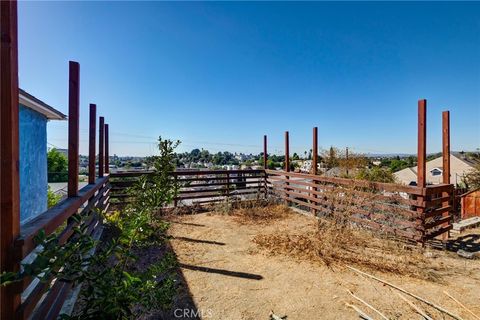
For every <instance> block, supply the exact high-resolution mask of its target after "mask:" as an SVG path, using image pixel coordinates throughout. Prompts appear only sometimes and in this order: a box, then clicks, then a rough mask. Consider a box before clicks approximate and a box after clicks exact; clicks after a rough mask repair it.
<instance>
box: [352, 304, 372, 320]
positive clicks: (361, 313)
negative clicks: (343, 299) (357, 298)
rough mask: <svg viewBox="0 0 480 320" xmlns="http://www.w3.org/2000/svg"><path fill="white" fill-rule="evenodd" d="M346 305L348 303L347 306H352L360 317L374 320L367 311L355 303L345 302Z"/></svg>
mask: <svg viewBox="0 0 480 320" xmlns="http://www.w3.org/2000/svg"><path fill="white" fill-rule="evenodd" d="M345 305H347V307H350V308H352V309H353V310H355V311H357V313H358V315H359V316H360V318H362V319H365V320H373V318H372V317H370V316H369V315H367V314H366V313H365V312H363V311H362V310H360V309H359V308H358V307H356V306H354V305H353V304H349V303H345Z"/></svg>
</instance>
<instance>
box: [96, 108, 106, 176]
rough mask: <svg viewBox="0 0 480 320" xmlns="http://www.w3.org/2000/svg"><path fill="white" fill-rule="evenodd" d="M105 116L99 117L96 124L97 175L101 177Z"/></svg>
mask: <svg viewBox="0 0 480 320" xmlns="http://www.w3.org/2000/svg"><path fill="white" fill-rule="evenodd" d="M104 143H105V118H104V117H100V121H99V125H98V176H99V177H100V178H101V177H103V172H104V155H105V147H104V146H105V145H104Z"/></svg>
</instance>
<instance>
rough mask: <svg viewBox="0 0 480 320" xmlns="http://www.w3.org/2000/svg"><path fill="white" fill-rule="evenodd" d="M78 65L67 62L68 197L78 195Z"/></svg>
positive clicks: (73, 62)
mask: <svg viewBox="0 0 480 320" xmlns="http://www.w3.org/2000/svg"><path fill="white" fill-rule="evenodd" d="M79 106H80V65H79V64H78V62H75V61H70V62H69V81H68V196H69V197H76V196H77V195H78V164H79V162H78V160H79V157H78V153H79V152H78V147H79V130H80V127H79V123H80V119H79V118H80V117H79V111H80V110H79Z"/></svg>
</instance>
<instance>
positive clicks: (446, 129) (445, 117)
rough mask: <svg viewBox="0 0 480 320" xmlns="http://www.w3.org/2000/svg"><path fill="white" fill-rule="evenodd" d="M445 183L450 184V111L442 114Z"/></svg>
mask: <svg viewBox="0 0 480 320" xmlns="http://www.w3.org/2000/svg"><path fill="white" fill-rule="evenodd" d="M442 129H443V130H442V131H443V132H442V133H443V135H442V142H443V143H442V145H443V148H442V155H443V183H445V184H450V111H443V113H442Z"/></svg>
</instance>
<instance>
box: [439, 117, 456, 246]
mask: <svg viewBox="0 0 480 320" xmlns="http://www.w3.org/2000/svg"><path fill="white" fill-rule="evenodd" d="M442 157H443V174H442V176H443V183H445V184H450V111H443V112H442ZM452 193H453V194H449V193H448V192H443V194H442V196H443V197H448V196H450V198H451V201H452V212H453V211H454V210H455V208H454V206H455V189H452ZM449 205H450V202H449V201H448V200H447V201H445V202H443V203H442V207H447V206H449ZM448 215H450V212H446V213H444V214H443V217H447V216H448ZM450 223H451V221H450V222H446V223H445V224H444V226H443V227H448V226H449V225H450ZM449 236H450V231H448V232H447V233H444V234H443V235H442V239H443V240H446V239H447V237H449Z"/></svg>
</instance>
